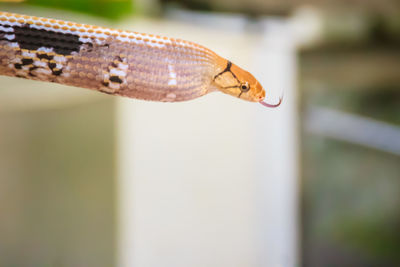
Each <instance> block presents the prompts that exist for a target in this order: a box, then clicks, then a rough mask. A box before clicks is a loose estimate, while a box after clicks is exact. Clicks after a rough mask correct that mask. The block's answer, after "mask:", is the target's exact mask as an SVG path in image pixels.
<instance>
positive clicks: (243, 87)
mask: <svg viewBox="0 0 400 267" xmlns="http://www.w3.org/2000/svg"><path fill="white" fill-rule="evenodd" d="M249 90H250V86H249V83H247V82H245V83H242V84H241V85H240V91H242V92H244V93H245V92H247V91H249Z"/></svg>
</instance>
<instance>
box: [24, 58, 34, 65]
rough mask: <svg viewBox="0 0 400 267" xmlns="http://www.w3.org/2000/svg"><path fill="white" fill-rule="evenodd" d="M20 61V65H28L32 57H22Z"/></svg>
mask: <svg viewBox="0 0 400 267" xmlns="http://www.w3.org/2000/svg"><path fill="white" fill-rule="evenodd" d="M21 62H22V65H24V66H25V65H30V64H32V63H33V59H31V58H23V59H22V60H21Z"/></svg>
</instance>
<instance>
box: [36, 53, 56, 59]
mask: <svg viewBox="0 0 400 267" xmlns="http://www.w3.org/2000/svg"><path fill="white" fill-rule="evenodd" d="M36 56H37V57H38V58H39V59H47V60H52V59H53V58H54V56H50V55H48V54H39V53H37V54H36Z"/></svg>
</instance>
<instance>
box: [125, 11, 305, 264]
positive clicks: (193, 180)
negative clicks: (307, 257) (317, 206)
mask: <svg viewBox="0 0 400 267" xmlns="http://www.w3.org/2000/svg"><path fill="white" fill-rule="evenodd" d="M201 16H210V18H205V17H202V18H201V19H204V21H206V22H207V21H213V23H214V24H215V25H231V26H232V27H230V28H231V29H233V30H234V31H235V32H227V31H225V30H221V29H218V28H215V27H214V28H213V29H210V28H206V29H204V28H201V27H193V26H190V25H187V23H181V24H177V23H174V24H171V25H169V24H168V23H167V22H163V23H162V25H161V26H160V25H158V26H155V27H153V28H152V27H150V26H149V27H147V28H146V29H145V27H144V25H141V28H142V29H145V30H148V31H153V32H155V33H159V30H160V28H157V27H162V29H164V30H165V29H168V30H169V32H166V31H164V34H171V35H172V36H176V37H179V35H180V37H181V38H184V39H189V40H192V41H196V42H199V43H201V44H203V45H205V46H208V47H210V48H212V49H213V50H215V51H216V52H217V53H219V54H220V55H222V56H224V57H227V58H230V59H232V61H233V62H235V63H237V64H238V65H241V66H243V67H245V68H246V69H248V70H250V71H251V72H252V73H254V74H255V76H256V77H257V78H258V79H259V80H260V82H261V83H262V84H263V85H264V87H265V88H266V90H267V101H269V102H271V103H273V102H275V101H278V98H279V97H280V95H281V94H282V90H283V91H284V102H283V104H282V105H281V106H280V107H279V108H277V109H274V110H273V109H266V108H265V107H263V106H261V105H259V104H257V103H246V102H242V101H241V100H238V99H235V98H232V97H230V96H227V95H223V94H217V93H216V94H211V95H208V96H205V97H202V98H200V99H197V100H195V101H190V102H184V103H174V104H165V103H151V102H140V101H132V100H129V99H122V100H121V101H120V102H119V111H118V113H119V115H118V121H119V122H118V125H119V147H118V149H119V161H118V162H119V185H118V188H119V192H118V196H119V242H118V255H119V256H118V266H121V267H127V266H134V267H152V266H154V267H156V266H157V267H158V266H166V267H167V266H171V267H172V266H174V267H177V266H182V267H183V266H185V267H186V266H192V267H193V266H199V267H200V266H202V267H203V266H210V267H212V266H215V267H217V266H218V267H220V266H265V267H270V266H296V263H297V250H298V248H297V228H296V225H297V222H298V218H297V186H298V185H297V178H298V169H297V168H298V167H297V165H298V158H297V146H298V144H297V106H296V54H295V49H296V47H295V42H294V40H292V32H291V29H290V27H289V26H288V23H286V21H284V20H270V19H266V20H265V21H264V22H262V23H261V24H260V25H261V27H259V28H260V29H259V30H258V31H256V32H249V31H245V30H244V29H246V23H247V21H246V20H245V19H243V18H241V17H239V18H234V19H229V18H226V17H219V16H216V15H204V14H202V15H201ZM189 17H191V18H193V15H190V16H189ZM224 20H228V21H224ZM233 23H236V24H235V25H232V24H233ZM166 24H168V25H166Z"/></svg>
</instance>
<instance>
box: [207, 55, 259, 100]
mask: <svg viewBox="0 0 400 267" xmlns="http://www.w3.org/2000/svg"><path fill="white" fill-rule="evenodd" d="M217 62H218V63H219V64H218V65H219V66H218V67H217V69H218V70H219V72H218V73H217V74H216V75H215V76H214V79H213V81H214V83H215V85H216V86H217V88H218V90H220V91H221V92H223V93H225V94H229V95H232V96H236V97H238V98H240V99H244V100H247V101H251V102H260V101H263V100H264V98H265V90H264V88H263V87H262V86H261V84H260V83H259V82H258V81H257V79H256V78H254V76H253V75H251V74H250V73H249V72H248V71H245V70H244V69H242V68H240V67H238V66H237V65H235V64H233V63H231V62H230V61H228V60H225V59H222V58H221V59H220V60H218V61H217Z"/></svg>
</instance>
